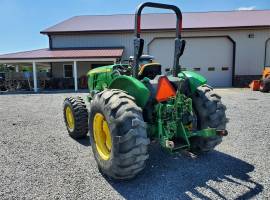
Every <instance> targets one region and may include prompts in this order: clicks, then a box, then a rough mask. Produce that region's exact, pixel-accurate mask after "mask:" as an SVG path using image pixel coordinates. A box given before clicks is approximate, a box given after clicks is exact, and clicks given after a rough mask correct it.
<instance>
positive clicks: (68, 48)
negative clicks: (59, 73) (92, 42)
mask: <svg viewBox="0 0 270 200" xmlns="http://www.w3.org/2000/svg"><path fill="white" fill-rule="evenodd" d="M106 49H108V50H110V49H115V50H119V49H120V50H124V49H125V47H124V46H116V47H115V46H110V47H63V48H61V47H60V48H52V49H51V51H54V50H55V51H57V50H106Z"/></svg>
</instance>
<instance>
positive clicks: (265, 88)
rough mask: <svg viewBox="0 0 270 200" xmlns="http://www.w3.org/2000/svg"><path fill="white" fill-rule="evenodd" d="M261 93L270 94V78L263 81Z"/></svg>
mask: <svg viewBox="0 0 270 200" xmlns="http://www.w3.org/2000/svg"><path fill="white" fill-rule="evenodd" d="M260 91H261V92H270V76H268V77H266V78H264V79H263V80H261V85H260Z"/></svg>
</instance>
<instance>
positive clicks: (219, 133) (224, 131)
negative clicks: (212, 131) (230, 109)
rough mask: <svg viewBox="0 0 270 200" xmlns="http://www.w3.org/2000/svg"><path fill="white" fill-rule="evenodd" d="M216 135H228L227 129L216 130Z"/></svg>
mask: <svg viewBox="0 0 270 200" xmlns="http://www.w3.org/2000/svg"><path fill="white" fill-rule="evenodd" d="M216 133H217V135H220V136H227V135H228V131H227V130H216Z"/></svg>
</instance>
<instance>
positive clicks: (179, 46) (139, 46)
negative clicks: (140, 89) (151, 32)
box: [132, 2, 185, 77]
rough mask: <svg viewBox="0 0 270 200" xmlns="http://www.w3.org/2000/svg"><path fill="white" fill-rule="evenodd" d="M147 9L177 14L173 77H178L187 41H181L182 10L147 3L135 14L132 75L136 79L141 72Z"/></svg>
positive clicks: (165, 5)
mask: <svg viewBox="0 0 270 200" xmlns="http://www.w3.org/2000/svg"><path fill="white" fill-rule="evenodd" d="M145 7H151V8H161V9H167V10H173V11H174V12H175V14H176V39H175V51H174V64H173V75H174V76H177V74H178V73H179V72H180V70H181V69H180V65H179V59H180V56H181V55H182V54H183V52H184V48H185V41H184V40H181V30H182V13H181V10H180V9H179V8H178V7H177V6H174V5H168V4H161V3H152V2H145V3H142V4H140V5H139V6H138V7H137V10H136V13H135V30H134V32H135V39H134V62H133V71H132V74H133V76H134V77H137V76H138V72H139V59H140V57H141V55H142V52H143V45H144V40H143V39H141V38H140V36H141V13H142V10H143V9H144V8H145Z"/></svg>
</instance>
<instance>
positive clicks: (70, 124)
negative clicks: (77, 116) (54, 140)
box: [66, 106, 75, 130]
mask: <svg viewBox="0 0 270 200" xmlns="http://www.w3.org/2000/svg"><path fill="white" fill-rule="evenodd" d="M66 119H67V125H68V128H69V129H70V130H73V129H74V127H75V120H74V116H73V113H72V110H71V108H70V107H69V106H68V107H67V108H66Z"/></svg>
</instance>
